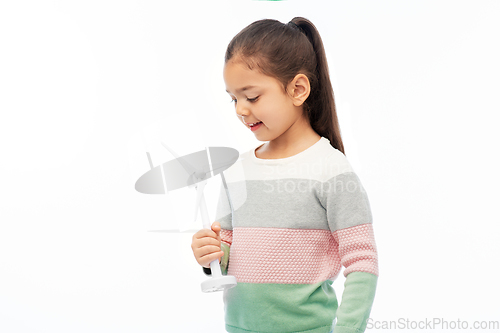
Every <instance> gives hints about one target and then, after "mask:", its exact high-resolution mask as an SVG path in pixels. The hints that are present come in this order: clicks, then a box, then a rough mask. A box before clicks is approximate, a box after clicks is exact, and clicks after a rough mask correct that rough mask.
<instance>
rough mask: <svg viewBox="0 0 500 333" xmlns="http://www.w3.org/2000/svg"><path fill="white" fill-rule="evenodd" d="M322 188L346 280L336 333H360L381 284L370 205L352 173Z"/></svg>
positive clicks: (330, 181)
mask: <svg viewBox="0 0 500 333" xmlns="http://www.w3.org/2000/svg"><path fill="white" fill-rule="evenodd" d="M323 185H326V186H324V188H325V189H327V190H326V191H325V192H323V195H322V196H321V198H322V199H321V200H322V204H323V205H324V207H325V208H326V211H327V219H328V225H329V227H330V230H331V232H332V236H333V238H334V239H335V242H336V243H337V245H338V251H339V257H340V260H341V263H342V266H344V267H345V270H344V275H345V277H346V280H345V284H344V286H345V288H344V293H343V294H342V301H341V304H340V306H339V308H338V309H337V322H336V325H335V329H334V332H335V333H361V332H364V331H365V329H366V325H367V319H368V318H369V315H370V312H371V307H372V304H373V300H374V298H375V289H376V285H377V280H378V255H377V249H376V245H375V237H374V233H373V228H372V215H371V210H370V204H369V201H368V197H367V194H366V191H365V190H364V188H363V186H362V184H361V182H360V180H359V178H358V176H357V175H356V174H355V173H354V172H352V171H349V172H344V173H341V174H338V175H336V176H335V177H332V178H330V179H329V180H328V181H327V182H325V184H323Z"/></svg>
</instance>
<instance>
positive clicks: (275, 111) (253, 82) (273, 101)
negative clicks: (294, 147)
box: [224, 60, 307, 141]
mask: <svg viewBox="0 0 500 333" xmlns="http://www.w3.org/2000/svg"><path fill="white" fill-rule="evenodd" d="M224 81H225V83H226V91H227V92H228V93H229V95H230V96H231V98H232V99H233V102H234V104H235V108H236V114H237V115H238V118H240V120H241V121H242V123H243V124H244V125H245V126H246V127H247V128H248V129H249V130H252V132H253V133H254V134H255V137H256V138H257V139H258V140H259V141H272V140H275V139H276V138H278V137H283V136H285V137H286V140H285V141H288V139H293V138H294V137H299V136H300V132H301V128H302V127H303V126H304V119H303V118H302V113H303V112H302V106H300V105H299V106H297V105H295V104H297V103H296V100H294V99H293V98H292V96H291V95H290V94H289V93H286V92H285V91H284V89H283V85H282V84H281V83H280V82H279V81H278V80H276V79H275V78H273V77H270V76H267V75H264V74H262V73H260V72H259V71H257V70H251V69H249V68H248V67H247V66H246V64H244V63H242V62H239V61H231V60H230V61H229V62H228V63H226V65H225V66H224ZM294 103H295V104H294ZM257 122H262V124H260V125H258V126H256V127H254V128H253V129H252V128H251V126H250V124H254V123H257ZM306 122H307V121H306ZM285 137H283V139H285Z"/></svg>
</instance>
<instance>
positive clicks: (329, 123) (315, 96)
mask: <svg viewBox="0 0 500 333" xmlns="http://www.w3.org/2000/svg"><path fill="white" fill-rule="evenodd" d="M290 22H291V23H293V24H295V25H296V26H297V27H298V28H299V29H300V30H301V31H302V32H303V33H304V34H305V35H306V37H307V39H309V41H310V42H311V44H312V46H313V49H314V53H315V55H316V69H315V74H316V78H317V84H316V87H314V89H313V87H311V94H312V96H311V97H309V98H308V99H307V100H306V105H307V107H306V112H307V114H308V117H309V121H310V123H311V127H312V128H313V129H314V130H315V131H316V133H318V134H320V135H321V136H324V137H326V138H327V139H329V140H330V144H331V145H332V146H333V147H335V148H337V149H338V150H340V151H341V152H342V153H343V154H345V152H344V144H343V142H342V136H341V133H340V126H339V122H338V118H337V109H336V107H335V98H334V94H333V87H332V83H331V81H330V74H329V73H330V72H329V70H328V63H327V60H326V53H325V48H324V46H323V41H322V40H321V37H320V35H319V32H318V30H317V29H316V27H315V26H314V24H312V22H311V21H309V20H307V19H305V18H303V17H295V18H293V19H292V20H291V21H290Z"/></svg>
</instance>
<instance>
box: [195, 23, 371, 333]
mask: <svg viewBox="0 0 500 333" xmlns="http://www.w3.org/2000/svg"><path fill="white" fill-rule="evenodd" d="M224 81H225V83H226V91H227V93H228V94H229V95H230V96H231V99H232V101H233V102H234V105H235V109H236V114H237V116H238V117H239V119H240V120H241V122H242V123H243V124H244V125H245V126H246V127H247V128H248V130H251V131H252V133H253V134H254V135H255V137H256V138H257V139H258V140H259V141H264V142H265V143H263V144H262V145H260V146H258V147H257V148H256V149H252V150H250V151H249V152H246V153H245V154H242V156H241V157H242V159H243V161H244V167H245V168H247V170H251V173H249V174H251V176H250V177H249V178H248V179H246V180H245V181H246V183H247V185H246V191H247V200H246V201H245V204H244V205H243V206H242V207H241V208H238V210H236V211H235V212H234V213H233V214H229V215H226V216H224V217H222V218H220V219H218V221H217V222H214V224H213V225H212V230H207V229H204V230H200V231H199V232H197V233H196V234H195V235H194V236H193V242H192V245H191V247H192V250H193V253H194V256H195V258H196V260H197V262H198V263H199V264H200V265H201V266H203V267H204V270H205V272H206V273H207V274H208V273H209V271H210V270H209V267H210V266H209V263H210V262H211V261H213V260H216V259H220V258H223V259H222V261H221V265H222V266H223V268H226V267H227V274H230V275H233V276H235V277H236V279H237V282H238V284H237V286H236V287H234V288H232V289H229V290H226V291H224V303H225V312H226V313H225V320H226V330H227V331H228V332H247V333H248V332H269V333H270V332H310V333H328V332H331V331H332V330H333V331H334V332H336V333H342V332H348V333H354V332H356V333H359V332H363V331H364V330H365V328H366V324H367V323H366V321H367V319H368V317H369V314H370V311H371V307H372V303H373V300H374V297H375V289H376V284H377V279H378V257H377V250H376V245H375V238H374V234H373V228H372V215H371V210H370V205H369V201H368V197H367V195H366V192H365V190H364V188H363V186H362V185H361V182H360V180H359V178H358V177H357V175H356V173H355V172H354V171H353V169H352V167H351V165H350V164H349V162H348V161H347V159H346V157H345V155H344V146H343V143H342V138H341V135H340V129H339V125H338V121H337V114H336V109H335V102H334V96H333V89H332V85H331V82H330V78H329V71H328V65H327V61H326V55H325V51H324V49H323V43H322V41H321V38H320V36H319V33H318V31H317V30H316V28H315V26H314V25H313V24H312V23H311V22H310V21H309V20H307V19H305V18H301V17H296V18H294V19H293V20H291V21H290V22H289V23H287V24H283V23H281V22H279V21H276V20H260V21H257V22H254V23H252V24H250V25H249V26H248V27H246V28H245V29H243V30H242V31H241V32H240V33H238V34H237V35H236V36H235V37H234V38H233V39H232V40H231V42H230V43H229V45H228V47H227V51H226V56H225V66H224ZM298 170H300V171H298ZM304 184H308V185H309V186H303V185H304ZM232 215H234V216H232ZM228 258H229V259H228ZM342 266H344V267H345V270H344V276H345V277H346V280H345V284H344V293H343V295H342V303H341V304H340V306H339V305H338V302H337V297H336V294H335V292H334V290H333V288H332V283H333V280H335V278H336V277H337V276H338V274H339V273H340V270H341V267H342Z"/></svg>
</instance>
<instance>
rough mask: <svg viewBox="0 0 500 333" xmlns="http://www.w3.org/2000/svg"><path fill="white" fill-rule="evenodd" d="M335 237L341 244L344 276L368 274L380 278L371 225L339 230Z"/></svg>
mask: <svg viewBox="0 0 500 333" xmlns="http://www.w3.org/2000/svg"><path fill="white" fill-rule="evenodd" d="M333 237H334V238H335V240H336V241H337V243H338V244H339V254H340V257H341V258H342V265H343V266H344V267H345V268H346V269H345V270H344V275H345V276H347V274H349V273H351V272H367V273H372V274H375V275H376V276H378V259H377V258H378V256H377V247H376V245H375V237H374V234H373V228H372V224H371V223H367V224H361V225H357V226H355V227H350V228H345V229H340V230H337V231H335V232H334V233H333Z"/></svg>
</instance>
